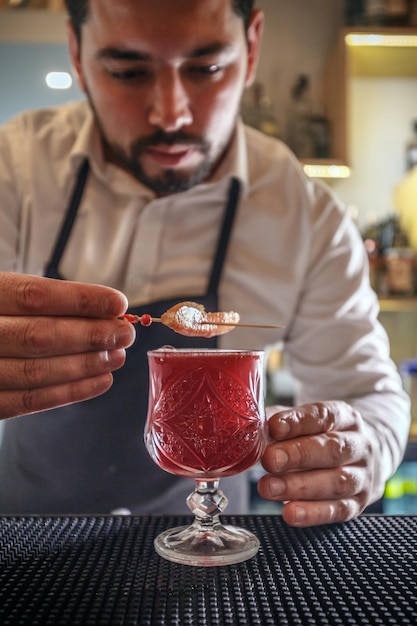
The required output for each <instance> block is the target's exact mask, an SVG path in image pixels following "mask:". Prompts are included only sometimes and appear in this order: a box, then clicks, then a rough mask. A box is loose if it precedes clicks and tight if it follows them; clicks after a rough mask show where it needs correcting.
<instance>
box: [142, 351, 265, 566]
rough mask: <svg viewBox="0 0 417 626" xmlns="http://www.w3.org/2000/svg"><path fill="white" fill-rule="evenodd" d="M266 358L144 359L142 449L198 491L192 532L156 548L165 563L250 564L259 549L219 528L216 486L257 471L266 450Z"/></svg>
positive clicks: (192, 354) (241, 354)
mask: <svg viewBox="0 0 417 626" xmlns="http://www.w3.org/2000/svg"><path fill="white" fill-rule="evenodd" d="M263 356H264V354H263V352H257V351H242V350H232V351H226V350H174V349H171V348H166V349H164V348H163V349H160V350H154V351H151V352H149V353H148V360H149V372H150V384H149V409H148V418H147V424H146V429H145V443H146V446H147V449H148V451H149V453H150V455H151V457H152V458H153V460H154V461H155V463H157V464H158V465H159V466H160V467H161V468H163V469H164V470H166V471H167V472H171V473H173V474H177V475H179V476H188V477H192V478H194V479H195V480H196V483H197V486H196V490H195V491H194V492H193V493H192V494H191V495H190V496H189V498H188V500H187V502H188V505H189V507H190V509H191V510H192V512H193V513H194V514H195V515H196V521H195V522H194V524H193V526H191V527H190V528H188V527H187V528H185V529H184V528H182V529H173V530H170V531H167V532H166V533H163V538H162V539H160V537H161V536H160V537H158V538H157V540H156V548H157V550H158V552H159V553H160V554H162V556H165V557H166V558H169V559H171V560H174V561H177V562H181V563H192V564H196V565H220V564H225V563H235V562H238V561H241V560H244V559H246V558H249V556H252V555H253V554H254V553H256V551H257V549H258V547H259V544H258V542H257V540H256V538H254V537H253V535H251V533H248V532H247V531H244V530H243V529H236V528H230V527H224V526H223V525H222V524H220V521H219V519H218V515H219V513H221V512H222V511H223V510H224V508H225V506H226V504H227V499H226V498H225V496H224V495H223V494H222V492H221V491H220V490H219V489H218V482H219V479H220V478H221V477H223V476H231V475H233V474H238V473H240V472H242V471H244V470H246V469H248V468H249V467H251V466H252V465H254V464H255V463H256V462H257V461H258V460H259V458H260V456H261V454H262V452H263V450H264V448H265V445H266V418H265V411H264V401H263ZM202 527H204V533H203V532H202ZM209 527H210V528H209ZM210 533H211V535H210ZM220 534H221V535H222V537H221V540H220V539H219V536H220ZM199 535H201V539H202V542H199V541H198V537H199ZM203 535H204V538H203ZM248 536H250V538H249V539H250V546H249V545H248ZM210 537H211V539H210ZM244 544H245V545H244Z"/></svg>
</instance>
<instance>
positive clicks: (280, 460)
mask: <svg viewBox="0 0 417 626" xmlns="http://www.w3.org/2000/svg"><path fill="white" fill-rule="evenodd" d="M287 463H288V454H287V453H286V452H284V450H276V452H275V454H274V469H275V471H276V472H278V471H279V470H280V469H282V468H283V467H285V466H286V464H287Z"/></svg>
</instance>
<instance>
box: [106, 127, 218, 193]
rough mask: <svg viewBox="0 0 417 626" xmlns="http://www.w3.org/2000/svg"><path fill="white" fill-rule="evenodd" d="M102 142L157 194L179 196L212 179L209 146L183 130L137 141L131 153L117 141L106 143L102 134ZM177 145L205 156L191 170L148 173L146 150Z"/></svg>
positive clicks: (158, 134)
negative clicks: (185, 146) (145, 157)
mask: <svg viewBox="0 0 417 626" xmlns="http://www.w3.org/2000/svg"><path fill="white" fill-rule="evenodd" d="M102 140H103V142H104V146H105V150H106V151H107V153H110V154H111V155H112V156H113V159H114V160H115V161H116V163H118V164H119V165H120V166H121V167H123V168H124V169H126V170H127V171H129V172H130V173H131V174H132V175H133V176H134V177H135V178H136V180H138V181H139V182H140V183H142V184H143V185H145V186H146V187H148V188H149V189H152V191H154V192H155V193H156V194H158V195H166V194H172V193H179V192H180V191H186V190H187V189H190V188H191V187H194V186H195V185H198V184H199V183H201V182H202V181H203V180H205V179H206V178H207V177H208V176H209V174H210V172H211V170H212V167H213V163H212V161H211V159H210V157H209V152H210V146H209V144H208V142H205V141H204V140H202V139H201V138H198V137H195V136H190V135H188V134H187V133H185V132H184V131H181V130H180V131H178V132H175V133H165V132H164V131H162V130H158V131H156V132H155V133H153V134H152V135H150V136H149V137H144V138H143V139H138V140H136V141H134V142H133V143H132V144H131V145H130V147H129V150H128V151H126V150H124V149H123V148H122V147H121V146H119V145H118V144H116V143H114V142H112V143H110V142H109V141H107V139H106V137H105V135H104V134H103V133H102ZM177 143H180V144H181V145H190V146H192V147H193V148H197V149H198V150H199V151H200V153H201V154H202V155H203V156H204V158H203V160H202V161H201V163H200V164H199V165H198V166H197V167H196V168H195V169H194V170H192V171H187V172H181V171H178V170H176V169H170V168H167V169H166V170H164V171H163V172H161V173H159V174H155V175H149V174H147V173H146V171H145V169H144V168H143V166H142V157H143V155H144V154H145V152H146V150H147V149H148V148H151V147H157V146H160V145H165V146H172V145H174V144H177Z"/></svg>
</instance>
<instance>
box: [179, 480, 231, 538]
mask: <svg viewBox="0 0 417 626" xmlns="http://www.w3.org/2000/svg"><path fill="white" fill-rule="evenodd" d="M195 482H196V487H195V489H194V491H193V492H192V493H191V494H190V495H189V496H188V498H187V505H188V508H189V509H190V511H191V512H192V513H193V514H194V515H195V517H196V522H198V523H199V525H200V526H203V525H204V526H210V527H212V526H213V525H214V524H216V523H218V521H219V520H218V516H219V515H220V513H223V511H224V509H225V508H226V506H227V502H228V501H227V498H226V496H225V495H224V493H223V492H222V491H221V490H220V489H219V480H200V479H196V481H195Z"/></svg>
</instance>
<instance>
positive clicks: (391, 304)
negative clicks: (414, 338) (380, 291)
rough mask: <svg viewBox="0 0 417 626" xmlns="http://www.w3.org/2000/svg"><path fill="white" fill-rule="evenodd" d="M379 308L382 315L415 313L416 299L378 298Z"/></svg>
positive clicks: (416, 308)
mask: <svg viewBox="0 0 417 626" xmlns="http://www.w3.org/2000/svg"><path fill="white" fill-rule="evenodd" d="M379 306H380V309H381V311H382V312H383V313H390V312H392V313H398V312H399V313H402V312H415V313H417V298H379Z"/></svg>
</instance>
